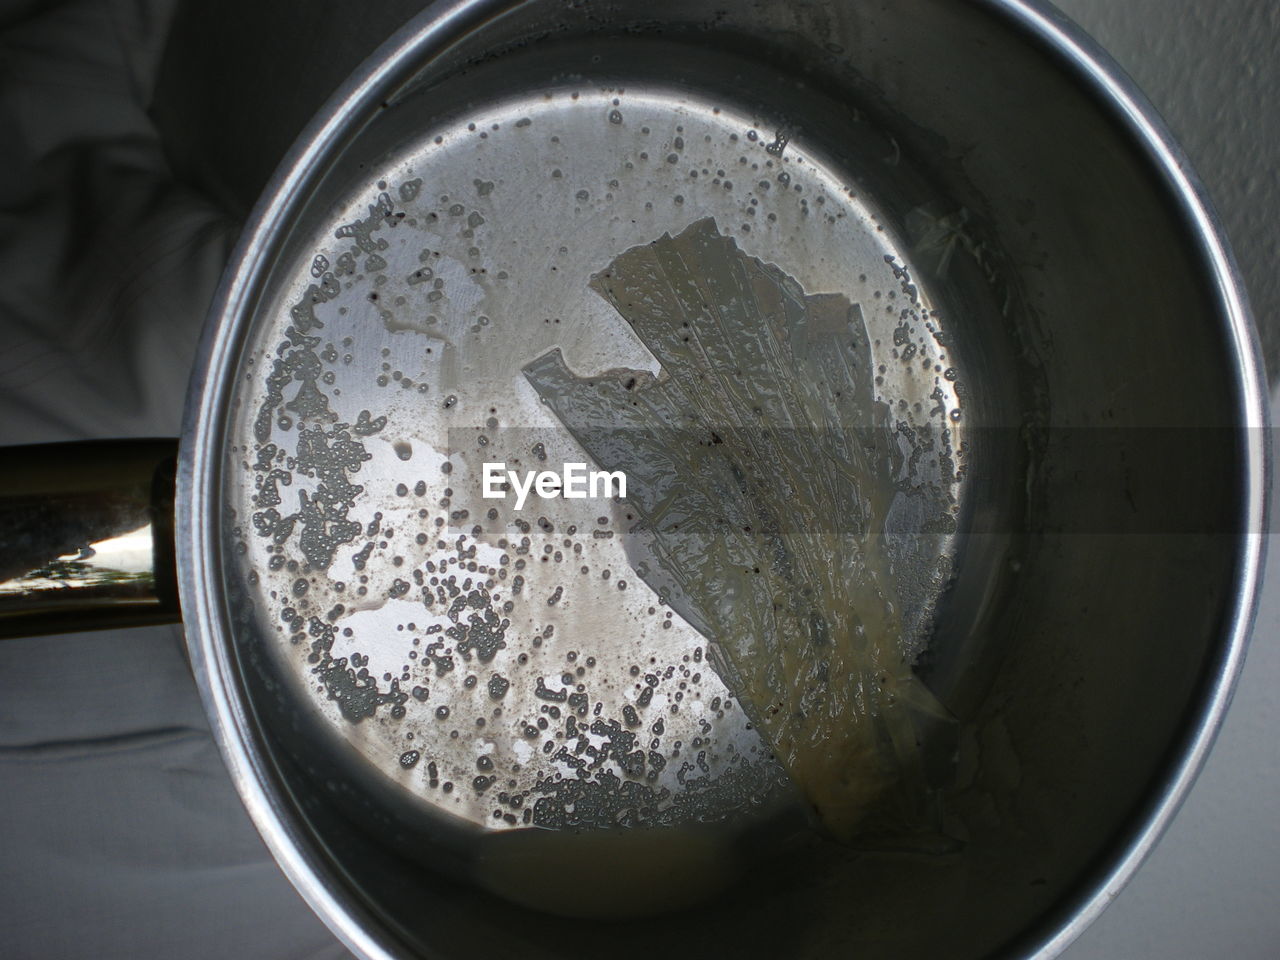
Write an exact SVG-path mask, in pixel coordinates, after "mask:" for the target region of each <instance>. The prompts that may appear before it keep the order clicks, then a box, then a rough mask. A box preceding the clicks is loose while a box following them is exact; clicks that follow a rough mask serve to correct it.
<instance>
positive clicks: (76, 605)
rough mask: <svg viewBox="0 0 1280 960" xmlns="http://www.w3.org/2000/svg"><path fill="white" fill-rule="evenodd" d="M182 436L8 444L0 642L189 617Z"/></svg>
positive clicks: (0, 522) (0, 503) (1, 523)
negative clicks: (179, 529) (182, 573)
mask: <svg viewBox="0 0 1280 960" xmlns="http://www.w3.org/2000/svg"><path fill="white" fill-rule="evenodd" d="M177 453H178V443H177V441H176V440H109V441H84V442H79V443H58V444H47V445H41V446H30V447H6V448H3V451H2V453H0V456H2V457H3V461H4V469H3V471H2V472H0V637H20V636H28V635H32V634H41V633H61V632H69V631H75V630H92V629H97V628H104V627H124V626H141V625H145V624H154V623H176V622H177V621H178V620H180V619H181V614H180V612H179V609H178V590H177V581H176V576H175V571H174V559H173V507H174V483H175V478H176V463H177Z"/></svg>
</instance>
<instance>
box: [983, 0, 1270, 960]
mask: <svg viewBox="0 0 1280 960" xmlns="http://www.w3.org/2000/svg"><path fill="white" fill-rule="evenodd" d="M981 3H982V4H983V5H984V6H986V7H987V8H989V9H990V10H992V11H994V12H996V13H997V14H1000V15H1002V16H1004V17H1006V18H1007V19H1008V20H1010V21H1011V22H1012V23H1014V24H1015V25H1016V26H1017V27H1020V28H1021V29H1022V30H1023V31H1024V32H1026V33H1028V34H1030V35H1031V36H1032V37H1033V38H1034V39H1035V40H1038V41H1039V42H1041V43H1042V44H1044V45H1045V46H1048V47H1049V48H1051V50H1052V51H1053V52H1054V53H1056V54H1057V55H1058V56H1059V57H1060V58H1061V59H1062V60H1063V61H1064V62H1065V64H1066V65H1067V67H1068V68H1069V69H1070V70H1072V71H1073V72H1074V73H1075V74H1076V75H1077V76H1078V77H1079V78H1080V79H1081V80H1083V81H1084V82H1085V83H1087V84H1088V85H1089V86H1090V87H1091V88H1092V89H1093V90H1094V91H1095V92H1096V93H1097V94H1099V95H1101V96H1102V97H1103V98H1104V99H1105V100H1106V101H1107V103H1108V105H1109V106H1110V107H1111V108H1112V109H1113V110H1114V111H1115V112H1116V113H1117V114H1119V116H1120V118H1121V119H1122V120H1123V121H1124V122H1125V126H1126V127H1127V128H1128V129H1129V130H1130V131H1131V132H1132V133H1133V134H1134V135H1135V136H1136V138H1137V140H1138V145H1139V146H1140V147H1142V148H1143V150H1144V152H1145V153H1146V154H1147V156H1148V158H1149V159H1150V160H1151V161H1152V162H1153V163H1154V164H1155V165H1156V166H1157V167H1158V168H1159V169H1160V171H1161V172H1162V173H1163V175H1164V178H1165V182H1166V185H1167V186H1168V188H1169V189H1170V191H1171V192H1172V193H1173V195H1174V197H1173V198H1174V199H1175V200H1176V201H1177V205H1178V208H1179V210H1180V211H1181V213H1182V215H1183V216H1184V217H1185V218H1186V220H1187V221H1188V223H1189V225H1190V226H1191V227H1192V228H1193V229H1194V231H1195V236H1196V239H1197V241H1198V245H1199V247H1200V253H1201V255H1202V256H1203V258H1204V260H1205V263H1206V265H1207V266H1208V267H1209V268H1210V269H1211V270H1212V272H1213V276H1214V279H1215V281H1216V286H1217V292H1218V298H1219V300H1220V302H1221V303H1222V304H1223V306H1224V308H1225V313H1226V322H1227V326H1226V330H1225V331H1224V332H1225V334H1226V335H1227V338H1228V342H1229V344H1230V346H1231V352H1232V357H1233V359H1234V361H1235V369H1236V371H1237V374H1238V377H1237V380H1236V383H1235V384H1234V387H1235V390H1236V394H1237V403H1238V412H1239V414H1240V417H1241V420H1242V422H1243V424H1244V428H1243V435H1244V451H1243V461H1244V464H1243V465H1244V468H1245V470H1244V484H1243V489H1242V490H1241V491H1240V499H1241V504H1242V508H1241V509H1242V520H1243V523H1242V525H1241V529H1243V530H1245V531H1247V532H1246V533H1244V534H1243V535H1242V536H1241V538H1240V545H1239V552H1238V554H1237V558H1236V559H1237V583H1238V589H1237V590H1236V593H1235V596H1234V597H1233V598H1232V599H1233V602H1232V605H1231V609H1230V613H1229V617H1228V620H1227V623H1228V627H1227V630H1226V635H1225V638H1224V641H1223V644H1222V647H1221V649H1220V651H1219V652H1218V655H1217V657H1216V659H1214V660H1212V661H1211V662H1210V663H1209V664H1208V665H1207V669H1208V671H1209V675H1208V676H1206V680H1209V681H1210V682H1209V683H1208V684H1207V685H1206V688H1205V689H1207V694H1206V695H1205V696H1204V699H1203V701H1202V702H1201V703H1200V704H1198V705H1197V707H1198V710H1197V712H1196V714H1195V715H1194V716H1192V717H1191V718H1190V721H1191V722H1190V727H1189V733H1188V734H1187V736H1186V737H1185V738H1184V740H1183V742H1182V744H1181V749H1179V750H1178V751H1177V759H1176V761H1175V762H1174V763H1173V764H1172V765H1171V767H1170V769H1169V770H1168V776H1167V779H1166V781H1165V783H1164V784H1163V785H1162V787H1161V788H1160V789H1159V790H1158V791H1157V792H1156V793H1155V794H1154V795H1153V796H1151V797H1149V798H1148V799H1147V803H1146V806H1145V810H1144V812H1143V815H1142V816H1141V817H1140V818H1139V826H1138V827H1137V828H1136V829H1135V830H1134V831H1133V833H1132V834H1131V835H1130V836H1129V837H1128V839H1127V841H1126V842H1125V843H1124V844H1123V845H1122V846H1121V847H1120V849H1119V850H1118V852H1117V853H1116V854H1115V855H1113V857H1112V858H1111V860H1110V863H1109V864H1107V866H1106V867H1104V868H1103V870H1102V872H1101V876H1100V877H1099V879H1098V880H1097V882H1096V883H1095V884H1094V886H1093V888H1092V890H1090V891H1087V892H1085V893H1083V894H1081V895H1079V896H1078V898H1077V899H1076V901H1075V904H1074V906H1073V908H1072V909H1070V910H1069V911H1068V913H1069V919H1068V920H1066V921H1065V922H1063V923H1062V924H1061V925H1059V926H1058V927H1057V929H1055V930H1052V931H1050V932H1048V933H1047V934H1045V935H1043V936H1041V937H1039V938H1037V939H1036V940H1035V941H1034V942H1033V943H1032V944H1031V946H1030V948H1029V950H1028V951H1027V952H1026V953H1025V954H1024V955H1025V956H1026V957H1027V958H1028V960H1052V958H1054V957H1057V956H1059V955H1060V954H1061V953H1062V952H1063V951H1064V950H1066V949H1067V947H1068V946H1070V944H1071V943H1072V942H1074V941H1075V939H1076V938H1077V937H1079V936H1080V934H1082V933H1083V932H1084V931H1085V930H1086V929H1087V928H1088V927H1089V925H1090V924H1092V923H1093V921H1094V920H1096V919H1097V918H1098V917H1099V916H1100V915H1101V914H1102V912H1103V911H1104V910H1105V909H1106V908H1107V907H1108V906H1109V905H1110V904H1111V902H1112V901H1113V900H1115V898H1116V897H1117V896H1118V895H1119V893H1120V891H1121V890H1122V889H1123V888H1124V886H1125V884H1127V883H1128V882H1129V881H1130V880H1131V879H1132V878H1133V876H1134V874H1135V873H1137V871H1138V868H1139V867H1140V866H1141V865H1142V863H1143V862H1144V861H1145V860H1146V858H1147V856H1148V855H1149V854H1150V853H1151V851H1152V850H1153V849H1155V846H1156V844H1157V843H1158V842H1159V840H1160V838H1161V837H1162V836H1163V835H1164V832H1165V831H1166V830H1167V829H1168V828H1169V825H1170V824H1171V823H1172V822H1173V819H1174V817H1175V816H1176V815H1177V813H1178V810H1179V808H1180V807H1181V806H1182V803H1183V801H1184V800H1185V799H1186V797H1187V794H1188V793H1189V792H1190V789H1191V786H1192V784H1193V783H1194V782H1195V779H1196V777H1197V776H1198V775H1199V773H1200V770H1201V769H1202V767H1203V766H1204V762H1205V759H1206V758H1207V757H1208V755H1209V751H1210V750H1211V749H1212V747H1213V743H1214V741H1215V739H1216V738H1217V735H1218V731H1219V729H1220V728H1221V726H1222V721H1223V719H1224V717H1225V716H1226V713H1227V710H1228V708H1229V707H1230V705H1231V699H1232V696H1233V695H1234V693H1235V687H1236V683H1237V681H1238V680H1239V677H1240V671H1241V669H1242V668H1243V666H1244V660H1245V652H1246V649H1247V647H1248V643H1249V635H1250V633H1251V631H1252V629H1253V623H1254V619H1255V617H1256V614H1257V606H1258V596H1259V592H1260V588H1261V584H1262V570H1263V565H1264V562H1265V556H1266V550H1267V537H1266V531H1267V530H1268V529H1269V528H1268V526H1267V523H1268V514H1269V511H1270V504H1269V502H1268V492H1269V490H1270V486H1271V480H1272V460H1271V436H1270V433H1271V431H1270V429H1269V427H1270V412H1269V403H1268V390H1267V382H1266V374H1265V371H1264V369H1263V366H1262V360H1261V357H1262V352H1261V347H1260V345H1259V341H1258V333H1257V329H1256V327H1255V326H1254V322H1253V315H1252V311H1251V309H1250V306H1249V298H1248V293H1247V292H1246V289H1245V285H1244V281H1243V279H1242V277H1241V274H1240V269H1239V266H1238V264H1237V263H1236V260H1235V256H1234V254H1233V253H1232V252H1231V247H1230V245H1229V244H1228V242H1227V240H1226V236H1225V231H1224V229H1223V227H1222V223H1221V221H1220V219H1219V217H1218V215H1217V213H1216V211H1215V210H1214V207H1213V203H1212V201H1211V200H1210V199H1209V195H1208V191H1207V189H1206V188H1205V186H1204V184H1203V183H1202V182H1201V181H1200V179H1199V177H1198V176H1197V175H1196V174H1195V172H1194V171H1193V169H1192V167H1191V162H1190V160H1189V159H1188V158H1187V156H1186V154H1185V153H1184V152H1183V150H1182V148H1181V147H1180V146H1179V145H1178V143H1177V141H1176V139H1175V138H1174V136H1173V134H1172V132H1171V131H1170V130H1169V128H1168V125H1167V124H1166V123H1165V121H1164V119H1163V118H1162V117H1161V116H1160V114H1159V112H1158V111H1157V110H1156V109H1155V107H1154V106H1153V105H1152V104H1151V102H1150V101H1149V100H1148V99H1147V97H1146V95H1145V94H1143V93H1142V91H1141V90H1140V89H1139V88H1138V86H1137V84H1136V83H1135V82H1134V81H1133V79H1132V78H1131V77H1129V75H1128V74H1127V73H1126V72H1125V71H1124V69H1123V68H1122V67H1121V66H1120V65H1119V64H1118V63H1117V62H1116V61H1115V60H1114V59H1113V58H1112V57H1111V55H1110V54H1108V53H1107V52H1106V51H1105V50H1104V49H1103V48H1102V47H1101V46H1100V45H1099V44H1098V42H1097V41H1096V40H1094V39H1093V38H1092V37H1091V36H1090V35H1089V34H1088V33H1087V32H1085V30H1084V29H1083V28H1082V27H1080V26H1079V25H1078V24H1076V23H1075V21H1073V20H1071V19H1070V18H1069V17H1068V16H1067V15H1066V14H1064V13H1063V12H1062V11H1060V10H1058V9H1057V8H1056V7H1054V6H1053V5H1052V4H1051V3H1049V2H1048V0H981Z"/></svg>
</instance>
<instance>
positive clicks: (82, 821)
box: [0, 0, 1280, 960]
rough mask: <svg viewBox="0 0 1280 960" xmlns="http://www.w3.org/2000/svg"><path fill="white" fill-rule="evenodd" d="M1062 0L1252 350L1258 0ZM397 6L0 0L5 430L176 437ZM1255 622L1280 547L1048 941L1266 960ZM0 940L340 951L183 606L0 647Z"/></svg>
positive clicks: (1271, 322) (1268, 59) (1263, 664)
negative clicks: (225, 740) (1111, 59)
mask: <svg viewBox="0 0 1280 960" xmlns="http://www.w3.org/2000/svg"><path fill="white" fill-rule="evenodd" d="M1060 5H1061V6H1062V7H1063V8H1064V9H1065V10H1066V11H1067V12H1068V13H1069V14H1071V15H1072V16H1074V17H1075V18H1077V19H1078V20H1079V22H1081V23H1082V24H1083V25H1084V26H1085V27H1086V28H1087V29H1088V30H1090V31H1091V32H1092V33H1094V35H1095V36H1096V37H1097V38H1098V39H1099V40H1100V41H1101V42H1102V44H1103V45H1104V46H1105V47H1107V48H1108V49H1110V50H1111V51H1112V53H1113V54H1114V55H1115V56H1116V58H1117V59H1118V60H1119V61H1120V63H1121V64H1122V65H1123V66H1124V67H1125V68H1126V69H1127V70H1128V71H1129V72H1130V73H1131V74H1132V75H1133V76H1134V77H1135V79H1136V80H1137V81H1138V83H1139V84H1140V85H1141V86H1142V87H1143V89H1145V90H1146V91H1147V93H1148V95H1149V96H1150V98H1151V99H1152V100H1153V102H1154V103H1155V105H1156V106H1157V108H1158V109H1159V110H1160V111H1161V112H1162V113H1163V114H1164V115H1165V117H1166V118H1167V120H1168V121H1169V124H1170V126H1171V127H1172V128H1173V130H1174V132H1175V134H1176V135H1177V136H1178V137H1179V138H1180V139H1181V140H1182V142H1183V144H1184V145H1185V147H1186V149H1187V152H1188V153H1189V154H1190V156H1191V159H1192V161H1193V163H1194V164H1195V166H1196V167H1197V169H1198V170H1199V172H1200V174H1201V176H1202V177H1203V179H1204V180H1205V182H1206V184H1207V185H1208V187H1209V190H1210V192H1211V194H1212V195H1213V198H1214V200H1215V202H1216V204H1217V206H1218V208H1219V210H1220V212H1221V214H1222V217H1223V219H1224V221H1225V223H1226V226H1227V230H1228V233H1229V235H1230V236H1231V239H1232V241H1233V243H1234V245H1235V248H1236V252H1237V255H1238V257H1239V260H1240V263H1241V267H1242V269H1243V271H1244V274H1245V277H1246V280H1247V282H1248V284H1249V287H1250V291H1251V295H1252V298H1253V303H1254V308H1255V312H1256V314H1257V316H1258V320H1259V326H1260V328H1261V331H1262V338H1263V342H1264V345H1265V350H1266V353H1267V357H1268V361H1269V364H1270V368H1271V369H1272V370H1273V371H1274V370H1276V369H1277V364H1276V362H1275V361H1276V359H1277V356H1278V355H1280V272H1278V271H1277V270H1276V263H1277V252H1278V248H1280V229H1277V227H1276V221H1277V218H1278V217H1280V183H1278V174H1277V162H1276V160H1277V150H1278V148H1280V141H1278V139H1277V138H1278V136H1280V130H1278V129H1277V126H1278V124H1280V113H1278V111H1277V110H1276V108H1275V106H1274V104H1275V99H1276V94H1277V92H1280V84H1278V83H1277V81H1278V79H1280V70H1278V68H1277V55H1276V50H1277V49H1278V48H1280V4H1277V3H1274V2H1272V0H1217V2H1209V0H1062V2H1061V4H1060ZM414 6H415V5H414V4H413V3H410V2H405V0H397V2H384V3H380V4H377V5H376V6H375V7H373V8H372V9H361V10H359V11H357V10H356V8H355V7H354V6H353V5H352V4H349V3H338V2H336V0H310V2H302V0H277V2H273V3H262V2H258V3H250V2H247V0H224V2H221V3H217V4H214V3H196V2H194V0H192V2H186V3H182V2H179V0H61V2H49V0H0V173H2V174H3V175H2V176H0V444H9V443H21V442H37V441H45V440H59V439H75V438H81V437H94V436H130V435H133V436H145V435H171V434H175V433H176V431H177V429H178V424H179V417H180V408H181V403H182V397H183V394H184V391H185V382H186V378H187V372H188V370H189V368H190V359H191V355H192V351H193V350H194V344H195V339H196V336H197V335H198V329H199V323H200V319H201V316H202V313H203V308H204V304H205V303H206V302H207V300H208V296H209V294H210V292H211V290H212V286H213V284H214V283H215V282H216V279H217V275H218V271H219V269H220V265H221V263H222V261H223V260H224V259H225V256H226V253H227V250H228V248H229V244H230V243H231V242H232V241H233V239H234V234H235V223H236V220H237V218H238V217H239V216H241V215H243V212H244V208H245V206H246V205H247V204H248V203H250V202H251V201H252V198H253V197H254V196H255V195H256V193H257V191H258V189H259V188H260V186H261V184H262V182H263V181H264V180H265V178H266V177H267V176H268V174H269V173H270V170H271V168H272V167H273V166H274V163H275V161H276V159H277V158H278V156H279V154H280V153H281V152H282V151H283V149H284V148H285V147H286V146H287V144H288V142H289V140H290V139H291V138H292V136H293V134H294V132H295V131H296V130H297V128H298V126H300V124H301V123H302V122H303V120H304V119H305V118H306V117H307V116H308V115H309V114H310V112H311V111H312V110H313V109H314V108H315V107H316V106H317V105H318V104H319V102H320V101H321V100H322V99H323V98H324V96H325V95H326V94H327V93H328V92H329V90H330V89H332V87H333V86H334V85H335V84H336V83H337V82H338V81H339V80H340V79H341V78H342V77H343V76H345V75H346V73H347V72H348V71H349V70H350V69H351V68H352V67H354V66H355V65H356V63H358V62H359V60H360V59H361V58H362V57H363V56H364V55H365V54H366V53H367V52H369V51H370V50H371V49H372V48H373V47H374V46H375V45H376V43H377V42H378V41H379V40H381V39H382V37H383V36H385V35H386V34H387V33H388V32H390V30H391V29H393V28H394V26H396V25H398V23H399V22H401V21H402V20H403V19H404V18H405V17H406V16H407V15H408V14H409V13H410V12H411V11H412V9H413V7H414ZM250 25H252V26H251V27H250ZM1277 412H1280V408H1278V410H1277ZM1278 626H1280V563H1277V564H1273V565H1272V570H1271V574H1270V575H1269V577H1268V580H1267V587H1266V591H1265V595H1264V599H1263V604H1262V608H1261V610H1260V612H1259V617H1258V623H1257V627H1256V630H1255V638H1254V644H1253V648H1252V651H1251V653H1250V657H1249V661H1248V663H1247V665H1246V668H1245V671H1244V675H1243V678H1242V681H1241V684H1240V687H1239V690H1238V693H1237V696H1236V701H1235V704H1234V705H1233V707H1232V710H1231V713H1230V715H1229V716H1228V719H1227V722H1226V725H1225V727H1224V729H1223V731H1222V734H1221V736H1220V739H1219V743H1218V746H1217V748H1216V749H1215V751H1214V753H1213V754H1212V756H1211V758H1210V760H1209V763H1208V765H1207V767H1206V769H1205V772H1204V775H1203V776H1202V777H1201V779H1200V781H1199V782H1198V784H1197V785H1196V787H1195V788H1194V790H1193V791H1192V793H1191V796H1190V798H1189V800H1188V801H1187V803H1186V805H1185V807H1184V808H1183V810H1182V812H1181V813H1180V814H1179V816H1178V818H1177V820H1176V821H1175V823H1174V825H1173V827H1172V828H1171V830H1170V831H1169V833H1168V834H1167V835H1166V837H1165V838H1164V840H1163V841H1162V842H1161V844H1160V846H1159V847H1158V848H1157V850H1156V851H1155V853H1154V854H1153V856H1152V857H1151V859H1150V860H1149V861H1148V863H1147V864H1146V865H1145V866H1144V867H1143V868H1142V870H1141V871H1140V872H1139V874H1138V876H1137V878H1136V879H1135V880H1134V881H1133V883H1132V884H1131V885H1130V886H1129V887H1128V888H1127V889H1126V890H1125V891H1124V892H1123V893H1122V894H1121V895H1120V897H1119V898H1118V900H1117V902H1116V903H1115V904H1114V905H1113V906H1112V908H1111V909H1110V910H1109V911H1108V912H1107V913H1106V914H1104V915H1103V917H1102V919H1101V920H1099V921H1098V923H1097V924H1095V925H1094V927H1093V928H1091V929H1090V930H1089V931H1088V932H1087V933H1086V934H1085V935H1084V936H1083V937H1082V938H1081V939H1080V940H1079V941H1078V942H1077V943H1076V944H1075V945H1073V946H1072V947H1071V948H1070V949H1069V950H1068V952H1067V954H1066V956H1067V957H1068V958H1069V960H1093V958H1099V960H1100V958H1135V960H1146V958H1162V960H1199V958H1204V957H1211V956H1219V955H1228V956H1234V957H1238V958H1242V960H1255V958H1256V960H1262V958H1270V957H1275V956H1277V955H1280V911H1278V910H1276V909H1275V907H1274V905H1273V901H1274V893H1273V891H1274V890H1275V889H1276V888H1277V887H1278V886H1280V827H1277V825H1276V823H1275V820H1274V809H1275V800H1274V798H1275V797H1276V796H1277V795H1280V746H1278V745H1277V739H1276V737H1275V735H1274V731H1275V730H1276V729H1277V720H1278V719H1280V718H1277V710H1276V707H1275V706H1274V702H1273V699H1272V697H1271V696H1270V693H1271V691H1272V690H1274V689H1275V687H1276V684H1277V682H1278V681H1280V652H1278V651H1277V648H1276V644H1275V642H1274V638H1275V636H1276V632H1277V627H1278ZM0 943H3V944H4V945H5V946H4V947H3V948H0V953H3V954H4V955H7V956H13V957H23V958H25V957H31V958H60V957H81V956H93V957H101V958H109V957H120V958H126V957H128V958H139V957H141V958H148V957H175V958H191V960H200V958H205V957H208V958H214V957H218V958H223V957H227V956H234V957H244V958H264V960H266V958H272V960H277V958H304V957H305V958H330V957H332V958H338V957H342V956H345V952H344V951H343V950H342V949H341V948H340V947H339V946H338V945H337V944H336V943H334V941H333V939H332V937H331V936H330V935H329V934H328V932H327V931H326V930H325V929H324V928H323V926H322V925H321V924H320V923H319V921H318V920H316V919H315V918H314V917H313V916H312V915H311V914H310V912H309V911H308V910H307V908H306V907H305V906H304V905H303V904H302V902H301V900H300V899H299V898H298V896H297V895H296V894H295V893H294V892H293V890H292V889H291V888H290V887H289V886H288V884H287V882H286V881H285V880H284V879H283V876H282V875H281V874H280V873H279V871H278V870H277V868H276V867H275V866H274V864H273V863H272V862H271V860H270V859H269V857H268V856H267V854H266V851H265V849H264V848H263V846H262V844H261V842H260V841H259V840H258V838H257V836H256V835H255V834H254V833H253V831H252V828H251V826H250V825H249V823H248V820H247V818H246V817H245V815H244V813H243V812H242V811H241V809H240V807H239V803H238V800H237V799H236V797H235V795H234V792H233V790H232V789H231V786H230V783H229V781H228V779H227V777H226V774H225V771H224V770H223V768H222V765H221V762H220V760H219V758H218V756H217V752H216V750H215V749H214V747H213V745H212V742H211V740H210V739H209V735H208V730H207V726H206V724H205V721H204V719H203V715H202V713H201V710H200V705H199V702H198V700H197V698H196V695H195V690H194V687H193V685H192V682H191V679H190V676H189V674H188V672H187V668H186V663H185V660H184V658H183V655H182V652H181V634H180V631H179V630H178V629H176V628H152V629H148V630H134V631H117V632H112V633H105V634H94V635H79V636H67V637H58V638H40V639H36V640H19V641H12V642H9V643H5V644H0Z"/></svg>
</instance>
